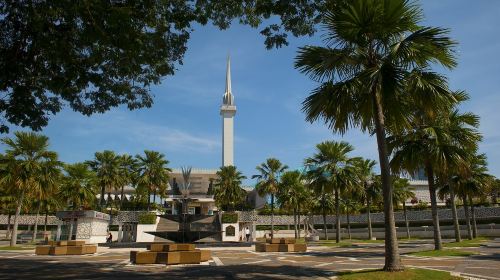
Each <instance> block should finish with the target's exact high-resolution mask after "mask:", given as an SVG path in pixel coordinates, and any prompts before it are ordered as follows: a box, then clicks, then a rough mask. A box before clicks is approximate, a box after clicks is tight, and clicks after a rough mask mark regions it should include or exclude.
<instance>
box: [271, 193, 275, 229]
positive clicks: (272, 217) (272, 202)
mask: <svg viewBox="0 0 500 280" xmlns="http://www.w3.org/2000/svg"><path fill="white" fill-rule="evenodd" d="M271 238H274V193H272V194H271Z"/></svg>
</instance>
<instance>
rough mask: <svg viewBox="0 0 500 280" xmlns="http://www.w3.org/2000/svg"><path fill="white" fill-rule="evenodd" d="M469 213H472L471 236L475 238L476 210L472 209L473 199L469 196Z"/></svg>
mask: <svg viewBox="0 0 500 280" xmlns="http://www.w3.org/2000/svg"><path fill="white" fill-rule="evenodd" d="M469 202H470V213H471V214H472V237H474V238H477V224H476V211H475V209H474V201H472V197H470V196H469Z"/></svg>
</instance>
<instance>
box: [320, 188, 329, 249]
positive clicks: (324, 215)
mask: <svg viewBox="0 0 500 280" xmlns="http://www.w3.org/2000/svg"><path fill="white" fill-rule="evenodd" d="M321 203H322V204H323V207H321V208H322V209H323V230H324V234H325V240H328V230H327V228H326V206H325V193H323V196H322V199H321Z"/></svg>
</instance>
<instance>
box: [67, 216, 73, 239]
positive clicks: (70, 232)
mask: <svg viewBox="0 0 500 280" xmlns="http://www.w3.org/2000/svg"><path fill="white" fill-rule="evenodd" d="M73 220H74V219H71V221H70V222H69V231H68V240H73V224H74V221H73Z"/></svg>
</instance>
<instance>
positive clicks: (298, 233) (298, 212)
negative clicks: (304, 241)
mask: <svg viewBox="0 0 500 280" xmlns="http://www.w3.org/2000/svg"><path fill="white" fill-rule="evenodd" d="M297 208H298V209H297V210H298V211H297V216H298V225H299V230H298V232H297V235H298V238H299V239H300V227H301V225H300V205H299V206H298V207H297Z"/></svg>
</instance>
